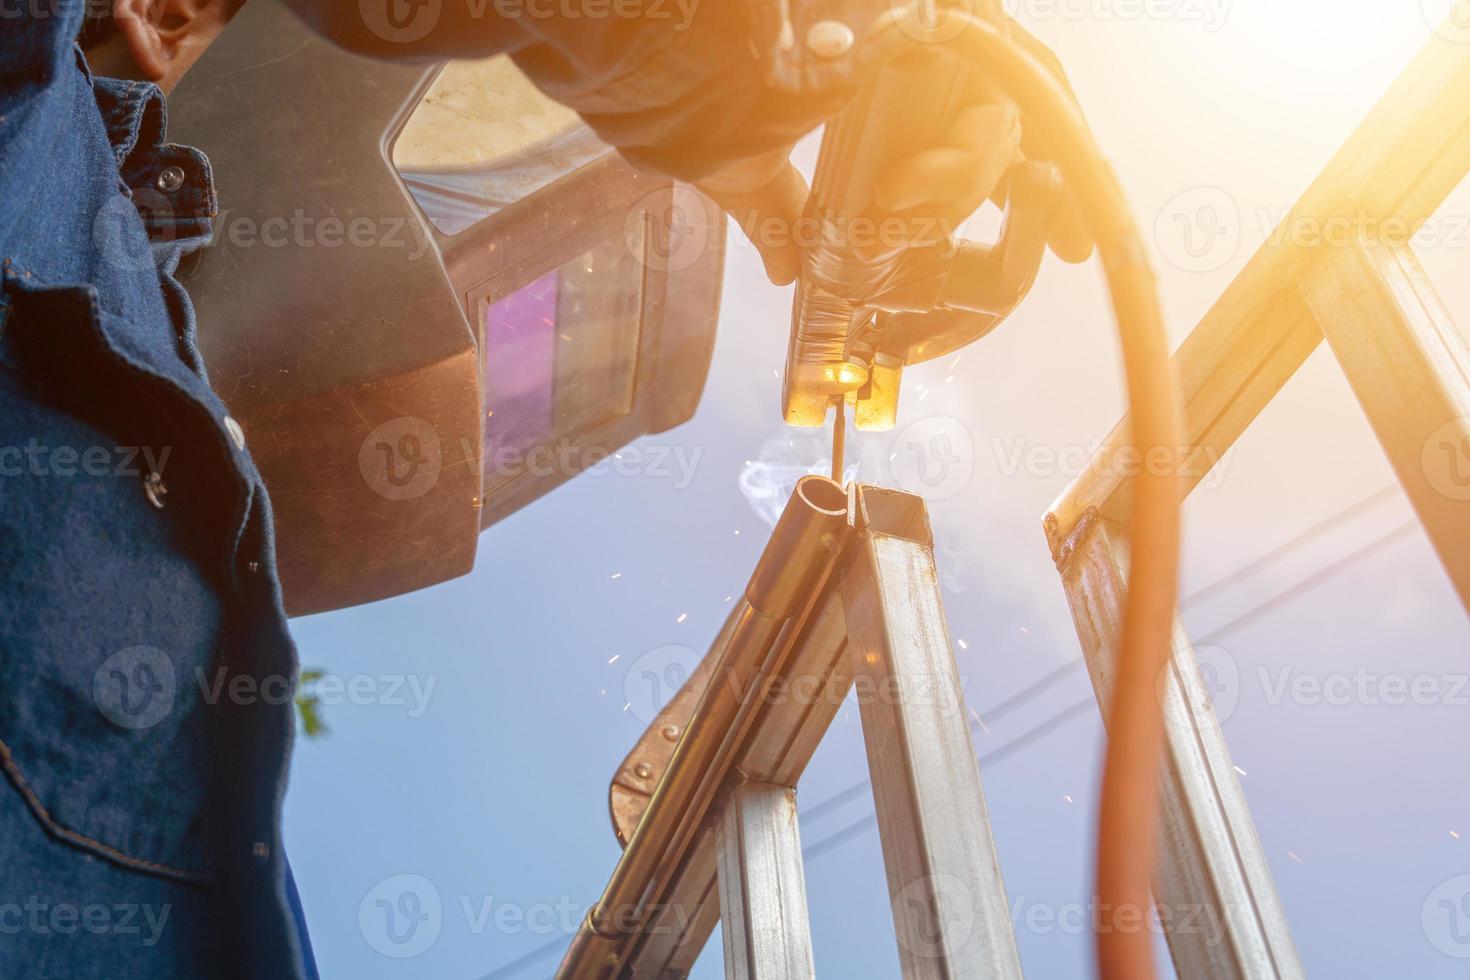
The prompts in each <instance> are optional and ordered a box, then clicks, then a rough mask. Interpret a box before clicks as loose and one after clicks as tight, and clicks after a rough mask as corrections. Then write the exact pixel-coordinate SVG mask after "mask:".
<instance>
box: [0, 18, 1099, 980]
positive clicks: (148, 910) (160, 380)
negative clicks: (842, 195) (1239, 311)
mask: <svg viewBox="0 0 1470 980" xmlns="http://www.w3.org/2000/svg"><path fill="white" fill-rule="evenodd" d="M588 3H589V4H591V5H590V6H588V10H587V11H582V10H581V6H582V5H581V4H580V3H576V2H574V3H572V4H570V5H567V4H563V5H559V6H558V7H557V8H556V9H555V10H548V9H542V8H536V9H535V10H532V9H531V8H529V7H522V6H519V5H508V4H504V3H498V4H496V3H484V4H477V3H465V2H457V0H443V2H428V3H422V2H421V3H416V4H414V3H410V4H405V3H403V0H363V2H361V3H359V2H357V0H350V2H314V0H293V6H294V7H295V8H296V9H297V11H298V13H300V14H301V15H302V16H303V17H304V18H305V19H306V20H307V21H308V22H309V23H310V24H311V25H312V26H313V27H315V28H316V29H317V30H318V31H320V32H322V33H323V34H325V35H326V36H327V37H329V38H331V39H332V40H334V41H336V42H337V43H339V44H341V45H343V46H345V47H347V48H349V49H351V50H353V51H357V52H360V53H363V54H366V55H370V56H373V57H377V58H384V59H411V60H422V61H438V60H443V59H450V58H468V57H479V56H485V55H488V54H492V53H497V52H507V53H510V54H511V55H512V57H513V58H514V60H515V62H516V63H517V65H518V66H519V67H520V69H521V70H522V71H524V72H525V73H526V75H527V76H529V78H530V79H531V80H532V81H533V82H535V83H536V84H537V85H538V86H539V87H540V88H541V89H542V90H543V91H544V92H546V93H547V94H548V95H550V96H552V97H553V98H555V99H557V100H559V101H561V102H563V103H564V104H566V105H568V106H570V107H571V108H572V109H574V110H576V111H577V112H578V113H579V114H580V115H581V116H582V118H583V119H584V120H585V121H586V122H587V123H588V124H589V125H590V126H591V127H592V128H593V130H595V131H596V133H597V134H598V135H599V136H600V137H601V138H602V139H603V140H604V141H605V142H607V143H608V144H610V145H612V146H614V147H615V148H617V150H618V151H619V152H620V153H621V154H622V155H623V156H624V157H625V158H626V159H627V160H629V161H631V162H632V163H633V164H634V165H636V166H637V167H640V168H645V169H647V170H651V171H656V172H659V173H662V174H666V175H670V176H672V177H675V178H678V179H681V180H686V181H691V182H696V183H697V184H698V186H700V187H701V188H702V189H704V190H705V191H706V193H708V194H709V195H711V196H712V197H714V198H715V199H716V200H717V201H718V202H720V203H721V204H722V205H723V206H725V207H726V208H728V209H730V210H731V212H732V213H733V214H734V215H735V216H736V218H737V220H739V221H740V222H741V223H742V225H743V226H744V227H746V228H771V227H773V225H772V222H773V221H774V222H776V223H778V224H779V223H781V222H786V223H790V222H793V221H795V220H796V219H798V218H799V216H800V215H801V211H802V207H803V204H804V201H805V198H806V185H805V183H804V181H803V179H802V178H801V176H800V175H799V174H798V173H797V172H796V170H795V169H794V168H793V167H792V166H791V165H790V164H789V162H788V161H787V154H788V152H789V150H790V148H791V146H792V145H793V144H794V142H795V141H796V140H797V139H798V138H799V137H801V136H802V135H803V134H804V133H806V132H807V131H809V130H811V129H812V128H814V127H815V126H817V125H818V124H820V123H821V122H822V121H823V120H824V119H825V118H827V117H828V116H829V115H830V114H831V113H832V112H833V111H835V110H836V109H837V108H838V107H839V106H840V105H841V104H842V102H843V100H844V98H845V97H846V94H847V93H846V92H844V91H834V92H829V93H825V94H824V95H822V96H821V97H813V98H800V97H794V96H792V95H790V94H789V93H785V92H781V91H778V90H777V89H775V88H773V87H771V86H769V85H767V84H766V83H765V82H764V81H763V75H762V72H761V68H760V66H759V65H758V64H757V63H756V58H755V55H754V54H753V53H752V51H753V46H752V44H751V43H750V42H749V38H748V37H747V29H746V22H745V20H744V10H743V8H744V7H746V6H747V5H746V4H743V3H739V2H736V0H706V2H705V3H703V4H699V5H697V6H691V7H688V8H687V10H685V9H683V8H679V7H676V6H674V5H671V4H668V3H665V2H662V0H659V2H654V0H649V2H647V3H642V2H638V0H625V2H622V3H619V4H616V5H613V6H612V7H611V8H608V7H607V5H604V4H601V3H593V2H592V0H588ZM240 4H241V0H101V2H100V3H93V4H90V5H88V6H86V7H85V8H84V6H83V3H82V0H42V2H39V3H32V4H29V5H27V8H26V9H25V10H24V11H21V10H20V9H19V8H14V7H12V8H11V9H10V10H9V11H8V12H7V14H6V18H5V26H4V29H3V31H0V260H3V292H0V767H3V769H4V771H5V777H6V779H5V785H4V786H0V868H3V872H0V976H5V977H30V976H49V977H63V976H64V977H119V976H126V977H150V978H157V980H167V978H170V977H205V976H245V977H269V978H272V980H274V978H291V977H310V976H315V974H316V970H315V966H314V963H313V959H312V955H311V949H310V942H309V940H308V938H307V934H306V930H305V927H304V923H303V917H302V913H301V905H300V901H299V898H298V896H297V892H296V886H295V883H294V881H293V880H292V877H291V873H290V870H289V867H288V864H287V861H286V856H285V854H284V853H283V849H282V840H281V831H280V814H281V803H282V798H283V795H284V792H285V776H286V771H287V765H288V760H289V754H290V749H291V741H292V735H293V730H294V717H293V714H292V704H291V697H290V691H291V690H292V689H293V687H294V684H295V682H296V677H297V661H296V653H295V649H294V647H293V645H292V641H291V638H290V634H289V631H288V629H287V625H286V618H285V612H284V607H283V602H282V596H281V590H280V585H279V581H278V578H277V573H276V563H275V544H274V528H273V521H272V515H271V509H270V503H269V501H268V498H267V494H266V490H265V484H264V483H263V481H262V479H261V477H260V475H259V473H258V471H257V469H256V467H255V465H254V463H253V462H252V458H251V454H250V451H249V448H248V447H247V445H246V440H245V436H244V432H243V431H242V427H241V425H240V424H239V423H238V422H237V421H236V420H235V419H233V418H232V417H231V416H230V413H229V409H228V408H227V406H226V403H225V402H224V401H222V400H221V398H220V397H219V396H218V395H217V394H216V393H215V392H214V391H213V390H211V388H210V385H209V382H208V379H207V378H206V371H205V365H204V361H203V358H202V357H201V355H200V349H199V344H198V342H197V337H196V323H195V317H194V313H193V310H192V307H191V303H190V299H189V297H188V295H187V294H186V293H185V291H184V289H183V288H182V287H181V285H180V284H179V281H178V279H177V278H176V273H177V272H178V267H179V263H180V261H181V260H183V259H184V258H185V257H186V256H188V255H189V254H190V253H191V252H193V251H195V250H197V249H199V248H201V247H203V246H204V245H205V244H206V243H207V242H208V241H209V237H210V234H211V219H212V218H213V217H214V216H215V215H216V213H217V210H218V204H217V197H216V189H215V187H214V185H213V180H212V172H211V167H210V163H209V160H208V159H206V158H205V156H204V155H203V154H202V153H200V152H199V151H197V150H194V149H191V148H189V147H187V146H181V145H175V144H172V143H170V142H169V141H168V130H167V121H166V111H165V110H166V97H167V94H168V92H169V91H170V90H171V89H172V88H173V87H174V85H175V84H176V83H177V82H178V81H179V80H180V78H181V77H182V76H183V75H184V73H185V72H187V71H188V70H189V69H190V68H191V66H193V65H194V64H195V63H196V62H197V61H198V60H199V59H200V57H201V56H202V55H203V54H204V52H205V51H206V49H207V48H209V46H210V45H211V44H212V43H213V42H214V41H215V39H216V38H218V37H219V36H220V35H221V33H222V32H224V31H225V30H226V28H227V26H228V25H229V23H230V21H231V19H232V18H233V16H234V15H235V13H236V12H237V10H238V8H239V6H240ZM593 7H595V8H596V10H597V11H606V10H608V9H611V10H613V11H614V12H615V13H616V16H612V17H609V16H606V15H605V14H604V15H600V16H591V15H590V12H591V11H592V9H593ZM580 13H588V16H580V15H579V14H580ZM260 70H261V71H269V66H268V65H266V66H261V68H260ZM238 84H239V85H242V86H248V85H250V84H251V79H250V77H248V76H241V77H239V78H238ZM303 104H305V103H303ZM325 108H329V109H330V112H335V113H345V112H351V111H352V106H350V105H342V106H336V107H325ZM325 108H324V111H323V113H322V119H321V125H322V126H325V127H330V126H332V125H333V122H332V119H331V116H330V113H329V112H328V111H325ZM1023 122H1024V121H1023V120H1021V119H1019V118H1017V116H1016V113H1015V110H1014V109H1012V108H1009V107H1007V106H1005V105H1001V104H987V103H985V102H984V101H983V100H981V101H978V102H977V104H976V105H975V106H974V107H973V108H972V109H971V110H969V111H966V112H963V113H961V114H959V116H958V117H957V118H956V122H955V125H954V127H953V129H952V130H951V132H950V133H949V134H947V137H946V140H945V145H942V146H935V147H926V148H915V149H916V152H915V154H914V155H912V156H910V157H908V158H907V159H906V160H904V161H902V162H901V164H900V165H898V166H897V167H895V168H894V169H893V171H892V172H891V173H890V174H888V175H887V176H886V177H885V178H884V180H883V181H882V182H881V183H880V194H879V198H880V200H881V201H882V203H883V204H884V206H885V207H888V208H891V209H893V210H895V211H912V210H913V209H916V208H921V207H929V208H932V209H933V212H934V217H936V218H938V219H941V220H944V221H947V222H948V223H949V226H950V227H953V226H954V225H956V224H957V223H958V222H959V221H960V220H961V219H963V218H964V217H965V216H966V215H968V214H969V213H970V212H972V211H973V210H975V209H976V208H977V207H978V206H979V205H980V204H981V203H983V202H984V201H985V200H986V199H987V198H989V197H991V196H992V195H993V194H995V192H996V191H997V185H998V184H999V182H1000V181H1001V179H1002V175H1003V174H1004V172H1005V170H1006V168H1007V166H1008V165H1009V164H1010V163H1011V162H1012V160H1013V158H1014V157H1015V156H1016V154H1017V153H1018V152H1019V150H1020V146H1021V139H1022V125H1023ZM220 193H222V194H226V195H227V194H228V193H229V189H228V188H222V189H221V191H220ZM758 237H760V236H758ZM755 244H756V245H757V247H758V248H760V250H761V254H762V256H763V259H764V261H765V264H766V269H767V272H768V273H769V275H770V277H771V279H772V280H773V281H774V282H776V283H778V284H785V283H789V282H791V281H792V280H793V279H794V278H795V276H796V275H797V274H798V271H799V269H800V263H801V250H800V247H799V236H796V235H792V234H772V235H771V236H770V238H769V239H768V240H765V239H763V240H757V241H756V242H755ZM1052 245H1053V247H1054V249H1055V250H1056V251H1057V252H1058V253H1059V254H1062V255H1063V257H1065V258H1069V259H1077V260H1080V259H1081V258H1085V257H1086V254H1087V245H1086V242H1085V240H1083V239H1082V238H1081V237H1079V235H1078V233H1077V231H1076V226H1075V224H1074V225H1067V224H1066V223H1059V225H1058V231H1057V235H1056V236H1055V237H1054V239H1053V241H1052ZM865 299H868V300H871V299H872V297H871V296H869V297H865ZM42 449H44V450H45V451H44V452H42V451H40V450H42ZM12 450H14V451H12ZM12 913H13V914H12Z"/></svg>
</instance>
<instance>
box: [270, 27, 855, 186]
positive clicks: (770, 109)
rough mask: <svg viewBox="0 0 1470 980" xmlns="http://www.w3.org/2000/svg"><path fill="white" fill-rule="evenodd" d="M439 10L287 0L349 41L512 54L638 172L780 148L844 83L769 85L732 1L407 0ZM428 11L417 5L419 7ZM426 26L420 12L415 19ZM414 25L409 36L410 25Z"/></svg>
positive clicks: (386, 54)
mask: <svg viewBox="0 0 1470 980" xmlns="http://www.w3.org/2000/svg"><path fill="white" fill-rule="evenodd" d="M408 2H416V3H418V5H419V6H418V7H417V8H416V9H417V10H419V11H420V12H423V11H426V10H433V11H436V12H435V13H434V14H433V18H432V26H427V27H424V28H420V29H419V30H415V31H411V32H410V34H409V35H408V36H412V40H409V39H408V38H407V36H405V35H403V34H402V33H401V32H397V31H394V30H384V29H383V27H382V26H381V24H379V25H378V26H377V27H376V29H375V28H374V22H377V21H378V20H379V19H378V18H377V17H376V16H370V15H369V11H370V10H372V11H375V10H376V6H373V5H377V4H382V5H385V9H399V14H398V16H399V18H400V19H399V21H397V23H403V22H404V21H403V20H402V17H403V13H402V10H401V9H400V8H389V6H388V5H393V4H403V3H405V0H288V3H290V5H291V6H292V7H293V8H294V9H295V10H296V11H297V12H298V13H300V14H301V15H302V16H303V17H304V18H305V19H306V21H307V23H308V24H310V25H311V26H313V27H314V28H315V29H316V30H318V31H319V32H320V33H322V34H324V35H325V36H327V37H328V38H330V39H331V40H333V41H335V42H336V43H338V44H341V45H342V46H344V47H347V48H348V49H350V50H353V51H356V52H358V53H361V54H367V55H369V56H372V57H378V58H386V59H391V60H430V61H432V60H438V59H444V58H465V57H485V56H488V55H491V54H497V53H501V52H505V53H509V54H511V55H512V57H513V58H514V59H515V61H516V63H517V64H518V65H519V66H520V67H521V69H522V70H523V71H525V73H526V74H527V75H528V76H529V77H530V79H531V80H532V81H533V82H534V83H535V84H536V85H537V86H538V87H539V88H540V89H541V90H542V91H544V92H545V93H546V94H547V95H549V96H551V97H552V98H554V99H556V100H557V101H559V102H561V103H563V104H564V105H567V106H569V107H570V108H572V109H574V110H576V111H577V112H578V113H579V114H581V116H582V117H583V118H584V119H585V120H586V121H587V123H588V124H589V125H590V126H591V127H592V128H593V129H594V130H595V131H596V132H597V134H598V135H599V136H601V137H602V138H603V139H604V140H605V141H606V142H608V143H610V144H612V145H613V146H615V147H617V148H618V150H619V151H620V152H621V153H622V154H623V155H624V156H625V157H627V158H628V159H629V160H630V161H631V162H632V163H634V164H635V165H636V166H639V167H640V168H642V169H645V170H650V171H654V172H657V173H663V174H667V175H669V176H673V177H677V178H680V179H683V180H697V179H700V178H702V177H705V176H708V175H709V174H710V173H712V172H714V171H716V170H718V169H721V168H722V167H724V166H726V165H728V164H730V163H733V162H735V161H737V160H742V159H746V158H749V157H752V156H757V155H759V154H762V153H765V152H768V151H770V150H773V149H778V148H781V147H788V146H790V145H791V144H792V143H794V142H796V140H797V139H799V138H800V137H801V136H802V135H804V134H805V133H806V132H807V131H809V130H810V129H812V128H814V127H815V126H816V125H817V124H818V123H820V122H821V121H822V120H823V119H824V118H825V117H826V115H827V114H828V113H830V112H831V111H832V110H833V109H835V108H836V107H837V106H838V105H840V103H841V101H842V99H844V98H845V97H846V95H847V93H841V92H838V93H831V94H829V95H824V96H822V97H820V98H813V97H797V96H793V95H791V94H789V93H785V92H780V91H777V90H776V89H774V88H773V87H771V86H769V85H768V84H767V83H766V80H765V72H764V70H763V68H762V66H761V63H760V61H759V59H758V58H757V56H756V54H755V52H754V50H753V49H752V45H751V41H750V35H749V31H748V30H747V28H746V24H745V20H744V18H745V13H744V12H743V10H742V7H743V6H744V3H743V2H742V0H408ZM425 16H427V14H425ZM426 23H428V22H426ZM414 35H417V36H414Z"/></svg>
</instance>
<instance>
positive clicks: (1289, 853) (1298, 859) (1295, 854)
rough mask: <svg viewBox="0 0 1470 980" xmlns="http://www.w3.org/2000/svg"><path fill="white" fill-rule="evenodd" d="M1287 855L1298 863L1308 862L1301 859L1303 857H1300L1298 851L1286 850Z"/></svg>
mask: <svg viewBox="0 0 1470 980" xmlns="http://www.w3.org/2000/svg"><path fill="white" fill-rule="evenodd" d="M1286 856H1287V857H1289V858H1291V859H1292V860H1293V861H1295V862H1296V863H1297V864H1305V863H1306V862H1305V861H1303V860H1302V859H1301V858H1299V857H1297V853H1296V851H1287V852H1286Z"/></svg>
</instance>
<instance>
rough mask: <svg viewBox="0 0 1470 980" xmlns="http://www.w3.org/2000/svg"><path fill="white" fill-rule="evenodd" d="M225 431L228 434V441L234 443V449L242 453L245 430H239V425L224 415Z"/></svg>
mask: <svg viewBox="0 0 1470 980" xmlns="http://www.w3.org/2000/svg"><path fill="white" fill-rule="evenodd" d="M225 431H226V432H228V433H229V434H230V440H231V441H232V442H234V444H235V448H236V449H239V450H241V451H243V450H244V449H245V430H244V429H242V428H240V423H239V422H236V421H235V420H234V418H232V417H231V416H229V415H226V416H225Z"/></svg>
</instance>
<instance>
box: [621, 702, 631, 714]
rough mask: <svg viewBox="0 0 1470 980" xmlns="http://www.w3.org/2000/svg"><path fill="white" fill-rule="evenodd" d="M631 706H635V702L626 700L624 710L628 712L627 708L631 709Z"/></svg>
mask: <svg viewBox="0 0 1470 980" xmlns="http://www.w3.org/2000/svg"><path fill="white" fill-rule="evenodd" d="M631 707H633V702H632V701H628V702H626V703H625V704H624V705H623V711H625V712H626V711H627V710H628V709H629V708H631Z"/></svg>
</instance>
